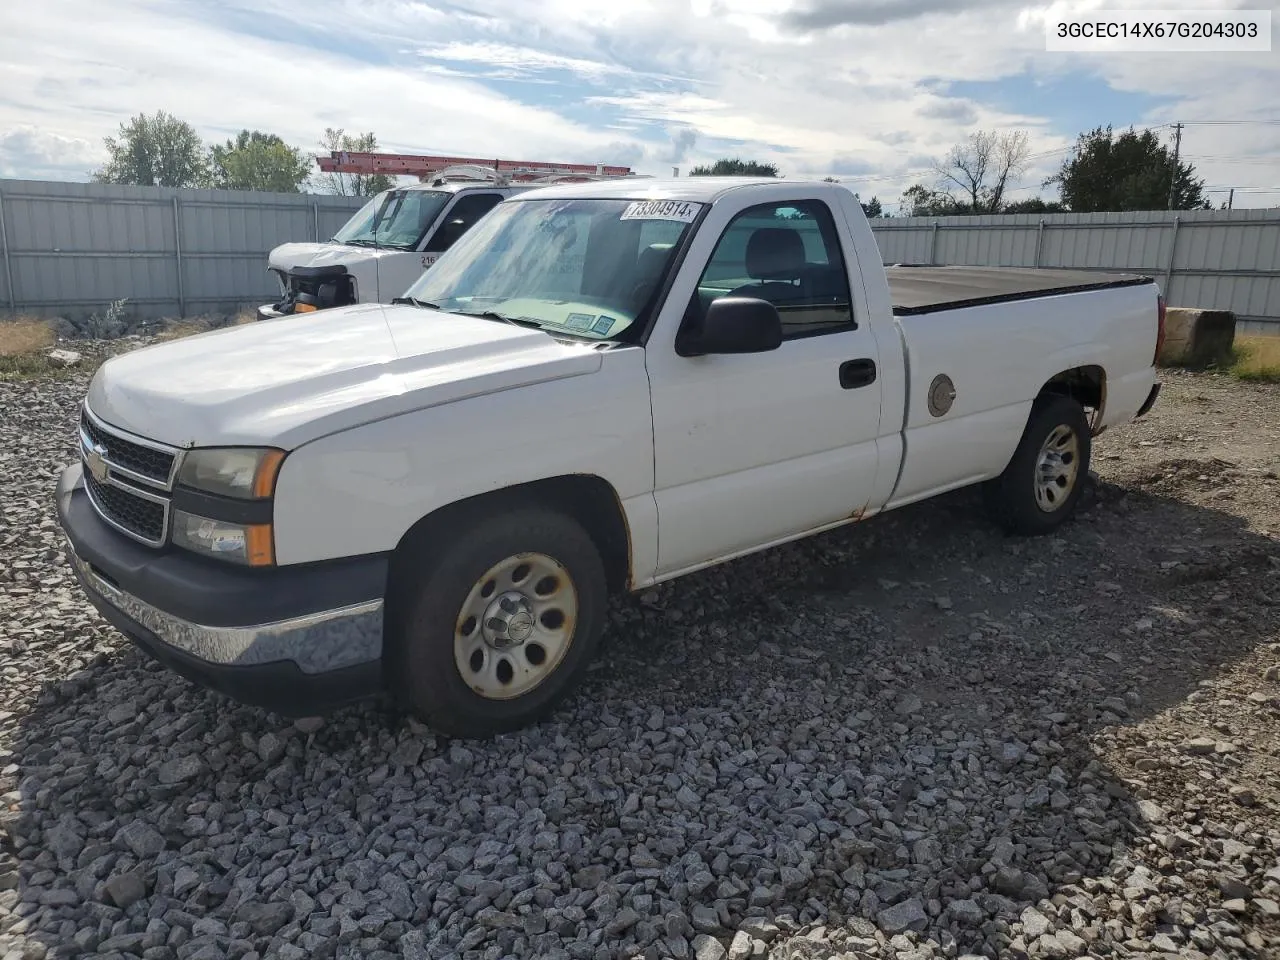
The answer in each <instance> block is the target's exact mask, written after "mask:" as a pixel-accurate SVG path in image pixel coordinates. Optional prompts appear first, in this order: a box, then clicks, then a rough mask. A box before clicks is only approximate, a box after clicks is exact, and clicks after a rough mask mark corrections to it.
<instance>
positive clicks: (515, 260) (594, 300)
mask: <svg viewBox="0 0 1280 960" xmlns="http://www.w3.org/2000/svg"><path fill="white" fill-rule="evenodd" d="M702 206H703V205H702V204H698V203H688V202H685V201H665V200H663V201H653V200H621V199H591V200H586V199H567V200H565V199H556V200H533V199H530V200H523V199H521V200H508V201H506V202H505V203H500V204H498V206H496V207H494V209H493V211H492V212H491V213H489V214H488V215H487V216H486V217H485V218H484V219H482V220H481V221H480V222H479V223H477V224H476V226H475V227H474V228H472V229H471V230H470V231H468V232H467V233H465V234H464V235H463V236H462V238H461V239H460V240H459V241H458V242H457V243H456V244H454V245H453V246H452V247H451V248H450V249H449V250H447V251H446V252H445V253H443V254H442V255H441V256H440V259H439V260H437V261H436V262H435V264H434V265H433V266H432V268H431V269H430V270H428V271H426V272H425V273H423V274H422V276H420V277H419V278H418V280H417V282H416V283H414V285H413V286H412V287H410V288H409V290H408V291H407V293H406V295H405V299H406V300H413V301H416V302H418V303H420V304H426V305H429V306H433V307H437V308H439V309H441V310H445V311H448V312H450V313H469V314H483V315H486V316H491V317H495V318H496V319H505V320H511V321H513V322H516V323H525V324H529V325H535V326H538V327H543V328H545V329H547V330H549V331H556V332H563V333H567V334H570V335H574V336H578V337H584V338H587V339H593V340H608V339H614V338H617V337H618V336H619V335H620V334H622V333H623V332H624V331H626V330H628V329H629V328H633V327H635V326H636V325H637V322H638V321H640V320H641V318H642V317H643V316H644V315H645V314H646V311H647V310H649V309H650V308H651V307H652V304H653V302H654V301H655V300H656V294H657V291H658V289H659V288H660V286H661V285H662V281H663V278H664V277H665V276H666V274H667V271H668V270H669V268H670V266H671V263H672V261H673V259H674V257H675V252H676V250H677V248H678V247H679V245H680V243H681V241H682V240H683V239H684V236H685V233H686V232H687V231H688V229H689V224H690V223H691V222H692V221H693V220H694V218H695V217H696V216H697V214H698V212H699V211H700V210H701V208H702Z"/></svg>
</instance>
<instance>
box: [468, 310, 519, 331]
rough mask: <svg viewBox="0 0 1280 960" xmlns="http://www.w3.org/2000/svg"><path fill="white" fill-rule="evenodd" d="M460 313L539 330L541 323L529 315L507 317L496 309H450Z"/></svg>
mask: <svg viewBox="0 0 1280 960" xmlns="http://www.w3.org/2000/svg"><path fill="white" fill-rule="evenodd" d="M450 312H451V313H452V312H457V313H460V314H462V315H463V316H464V317H484V318H485V319H486V320H501V321H502V322H503V323H514V324H515V325H516V326H518V327H529V328H530V329H532V330H541V329H542V324H540V323H539V322H538V321H537V320H532V319H530V318H529V317H509V316H507V315H506V314H505V313H499V312H498V311H497V310H478V311H471V310H458V311H450Z"/></svg>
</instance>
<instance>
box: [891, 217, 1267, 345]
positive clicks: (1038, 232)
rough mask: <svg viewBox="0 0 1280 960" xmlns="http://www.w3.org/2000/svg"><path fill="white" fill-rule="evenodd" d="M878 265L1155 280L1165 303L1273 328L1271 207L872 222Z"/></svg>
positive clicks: (1242, 325) (1244, 325)
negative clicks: (1065, 271)
mask: <svg viewBox="0 0 1280 960" xmlns="http://www.w3.org/2000/svg"><path fill="white" fill-rule="evenodd" d="M871 225H872V229H873V230H874V232H875V235H876V240H877V242H878V243H879V245H880V254H881V257H882V259H883V260H884V262H885V263H926V264H960V265H965V266H990V267H1035V266H1039V267H1064V268H1077V269H1091V270H1102V271H1114V272H1118V273H1141V274H1146V275H1150V276H1154V277H1156V278H1157V279H1158V280H1159V281H1160V284H1161V287H1162V288H1163V289H1164V290H1165V292H1166V296H1167V299H1168V301H1169V304H1170V305H1171V306H1179V307H1213V308H1217V309H1221V310H1231V311H1232V312H1234V313H1235V314H1236V317H1237V329H1238V330H1240V331H1241V332H1257V333H1273V334H1280V209H1270V210H1189V211H1163V210H1161V211H1153V212H1137V213H1093V214H1089V213H1058V214H1045V215H1043V216H1038V215H1036V214H1019V215H1016V216H988V217H936V218H934V217H907V218H903V219H886V220H873V221H871Z"/></svg>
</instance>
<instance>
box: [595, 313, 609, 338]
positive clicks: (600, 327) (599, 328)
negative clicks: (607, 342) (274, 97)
mask: <svg viewBox="0 0 1280 960" xmlns="http://www.w3.org/2000/svg"><path fill="white" fill-rule="evenodd" d="M613 324H614V319H613V317H606V316H605V315H604V314H601V315H600V316H599V317H598V318H597V319H596V322H595V323H593V324H592V325H591V332H592V333H600V334H607V333H608V332H609V330H610V329H611V328H612V327H613Z"/></svg>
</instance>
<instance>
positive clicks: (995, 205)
mask: <svg viewBox="0 0 1280 960" xmlns="http://www.w3.org/2000/svg"><path fill="white" fill-rule="evenodd" d="M1030 152H1031V147H1030V142H1029V140H1028V138H1027V133H1026V131H1025V130H1014V131H1011V132H1009V133H997V132H996V131H994V130H991V131H978V132H977V133H974V134H971V135H970V136H969V139H968V140H967V141H965V142H964V143H960V144H956V145H955V146H954V147H952V148H951V152H950V153H949V154H948V155H947V158H946V159H945V160H943V161H942V162H940V163H937V164H935V165H934V171H935V172H936V173H937V175H938V187H939V189H940V190H942V191H943V192H946V193H948V195H950V191H951V190H953V189H954V190H958V191H959V192H960V196H959V197H958V198H955V197H953V199H956V200H958V202H960V203H962V204H965V205H967V207H968V212H972V213H999V212H1000V209H1001V206H1002V205H1003V203H1004V195H1005V191H1006V190H1007V189H1008V187H1009V185H1010V183H1011V182H1012V181H1016V180H1017V179H1018V177H1020V176H1021V175H1022V173H1023V171H1024V170H1026V167H1027V157H1028V156H1029V155H1030Z"/></svg>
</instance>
